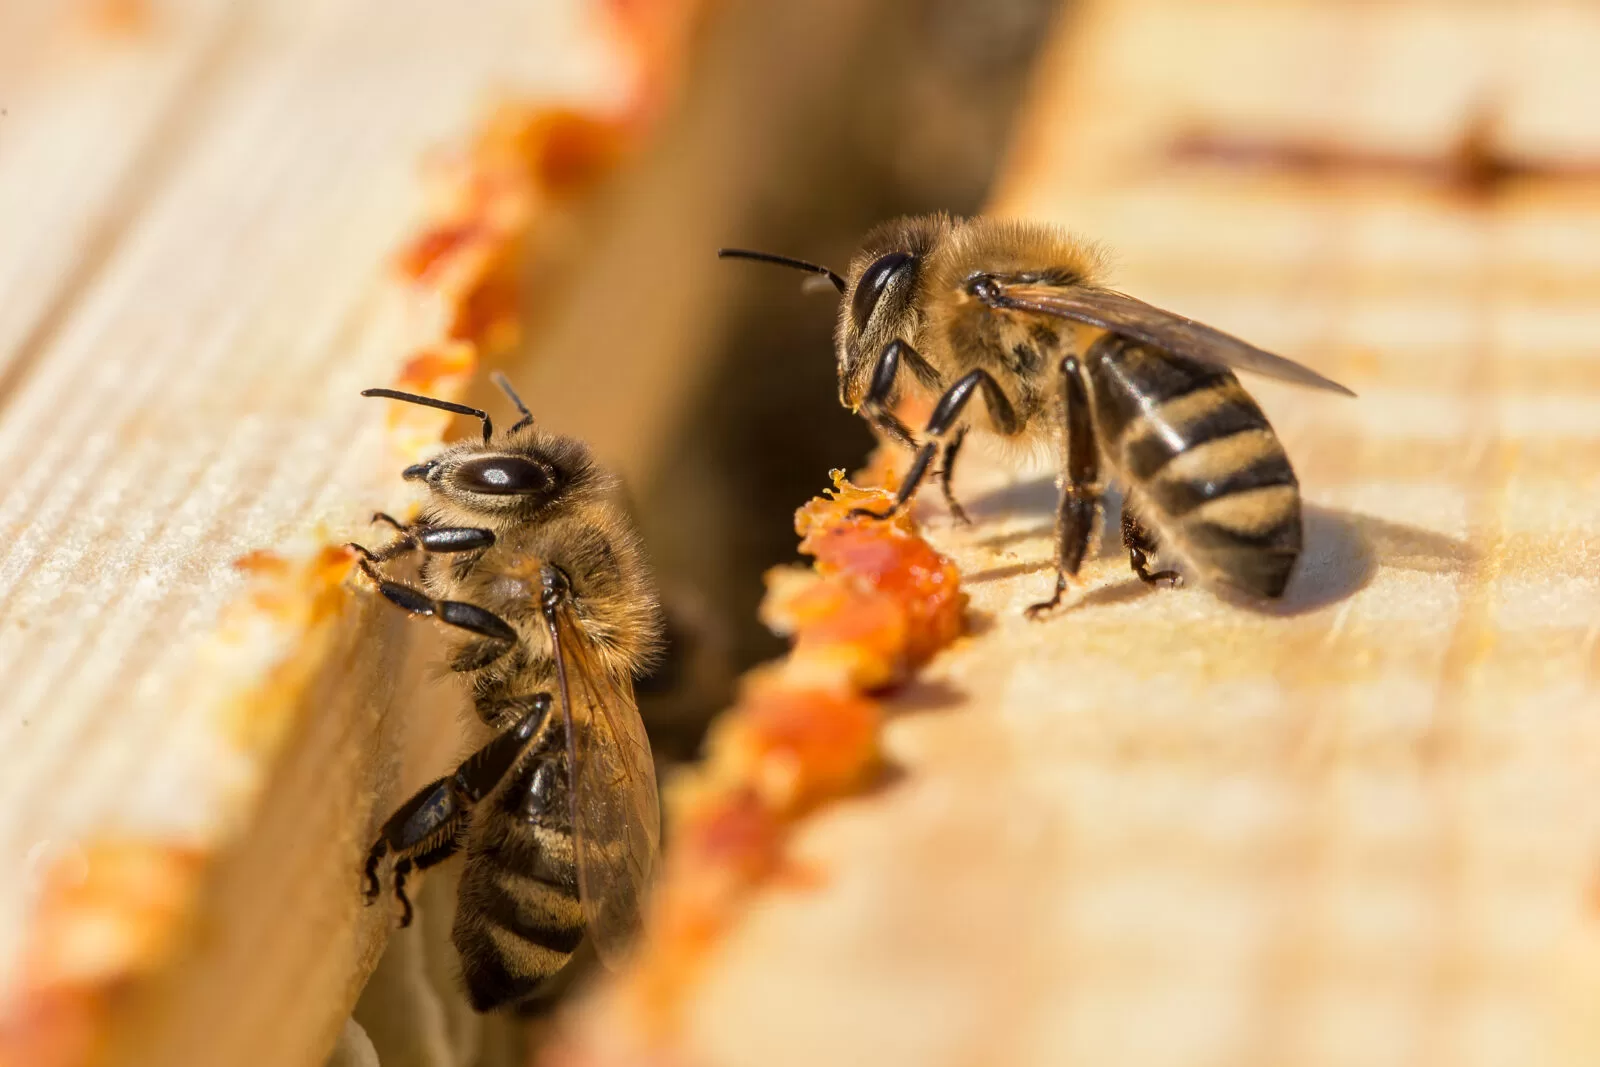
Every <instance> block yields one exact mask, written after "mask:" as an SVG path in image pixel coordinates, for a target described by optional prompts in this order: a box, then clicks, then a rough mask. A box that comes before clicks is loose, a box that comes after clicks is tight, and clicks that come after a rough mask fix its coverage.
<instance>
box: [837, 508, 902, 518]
mask: <svg viewBox="0 0 1600 1067" xmlns="http://www.w3.org/2000/svg"><path fill="white" fill-rule="evenodd" d="M845 518H847V519H892V518H894V509H893V508H890V509H889V510H888V511H873V510H872V509H871V508H851V509H850V510H849V511H848V512H846V513H845Z"/></svg>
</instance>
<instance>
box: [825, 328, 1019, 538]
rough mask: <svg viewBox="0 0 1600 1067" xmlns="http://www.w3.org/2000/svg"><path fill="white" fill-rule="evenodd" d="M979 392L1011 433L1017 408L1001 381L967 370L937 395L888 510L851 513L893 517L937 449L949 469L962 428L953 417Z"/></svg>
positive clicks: (998, 422) (1004, 430)
mask: <svg viewBox="0 0 1600 1067" xmlns="http://www.w3.org/2000/svg"><path fill="white" fill-rule="evenodd" d="M905 347H906V348H907V350H909V349H910V346H909V345H907V346H905ZM918 358H919V359H920V358H921V357H918ZM978 392H982V393H983V400H984V403H986V404H987V405H988V406H989V417H990V419H991V420H992V421H993V422H994V424H995V428H996V429H997V430H999V432H1000V433H1002V434H1012V433H1015V432H1016V431H1017V430H1018V429H1020V426H1021V424H1020V423H1019V422H1018V420H1017V412H1016V409H1015V408H1013V407H1012V406H1011V401H1010V400H1009V399H1007V397H1006V394H1005V391H1004V390H1003V389H1001V388H1000V383H999V382H997V381H995V380H994V378H993V377H992V376H991V375H990V374H989V372H988V371H986V370H983V369H982V368H979V369H978V370H974V371H969V372H968V373H966V374H965V375H963V376H962V377H961V378H959V379H958V380H957V381H956V383H955V384H954V385H952V386H951V387H950V388H948V389H946V390H945V391H944V395H943V396H941V397H939V402H938V403H937V404H935V405H934V408H933V414H932V416H930V417H929V419H928V425H927V428H926V430H925V431H924V432H925V434H926V436H927V437H928V440H927V441H926V442H925V443H924V444H923V445H922V447H921V448H919V449H917V455H916V458H915V459H913V460H912V461H911V469H910V470H909V471H907V472H906V476H905V477H904V478H903V479H901V481H900V491H899V492H898V493H896V494H895V498H894V503H893V504H891V505H889V510H888V511H873V510H872V509H871V508H856V509H854V510H853V511H851V512H850V514H851V515H852V516H858V515H859V516H866V517H868V518H874V519H887V518H892V517H893V516H894V515H895V514H897V513H898V512H899V511H900V510H901V509H902V508H904V507H905V506H906V505H907V504H908V503H910V502H911V498H912V497H913V496H915V495H916V492H917V488H918V487H919V486H921V484H922V479H923V478H925V477H926V476H927V474H928V466H929V464H931V463H932V462H933V457H934V454H935V453H936V452H939V451H940V450H944V452H945V470H946V471H949V470H950V468H951V461H952V460H953V459H954V456H953V455H952V454H951V448H950V445H951V440H952V439H954V440H955V442H956V446H955V447H956V448H957V449H959V448H960V443H959V442H960V437H961V435H962V433H963V432H964V430H965V428H964V427H961V426H957V425H956V420H958V419H959V418H960V417H961V413H962V412H963V411H965V410H966V407H967V402H968V401H970V400H971V399H972V397H973V394H975V393H978ZM946 477H948V475H947V474H941V478H946Z"/></svg>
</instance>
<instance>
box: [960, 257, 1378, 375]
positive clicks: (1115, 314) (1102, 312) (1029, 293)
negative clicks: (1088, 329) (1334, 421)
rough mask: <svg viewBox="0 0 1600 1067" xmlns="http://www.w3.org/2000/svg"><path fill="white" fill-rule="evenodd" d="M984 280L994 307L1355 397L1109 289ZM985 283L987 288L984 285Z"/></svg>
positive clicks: (1286, 362)
mask: <svg viewBox="0 0 1600 1067" xmlns="http://www.w3.org/2000/svg"><path fill="white" fill-rule="evenodd" d="M984 281H985V288H986V289H987V295H985V296H984V297H983V298H984V299H985V302H987V303H989V304H990V305H991V306H994V307H1004V308H1013V309H1015V310H1018V311H1034V312H1038V313H1039V314H1042V315H1054V316H1056V317H1058V318H1063V319H1072V320H1073V321H1075V322H1084V323H1088V324H1089V325H1090V326H1099V327H1100V328H1101V329H1104V330H1109V331H1110V332H1112V333H1115V334H1119V335H1121V336H1123V337H1132V338H1133V339H1135V340H1138V341H1143V342H1145V343H1146V344H1150V345H1155V346H1156V347H1157V348H1161V349H1165V350H1166V351H1168V352H1171V353H1173V354H1174V355H1178V356H1183V357H1185V358H1187V359H1192V360H1196V361H1197V362H1200V363H1210V364H1212V365H1214V366H1218V367H1228V368H1230V369H1233V370H1242V371H1249V372H1250V373H1252V374H1260V375H1264V376H1265V377H1268V378H1276V379H1278V380H1279V381H1284V382H1289V383H1292V384H1294V385H1303V386H1306V387H1308V388H1311V389H1327V390H1329V391H1331V392H1335V393H1343V394H1344V395H1345V396H1355V393H1353V392H1351V391H1350V390H1349V389H1346V388H1345V387H1344V386H1342V385H1340V384H1339V383H1338V382H1335V381H1332V380H1330V379H1328V378H1324V377H1323V376H1322V375H1320V374H1318V373H1317V372H1316V371H1314V370H1312V369H1311V368H1309V367H1303V366H1301V365H1300V364H1298V363H1295V362H1293V361H1292V360H1287V359H1284V358H1283V357H1282V356H1275V355H1273V354H1272V353H1271V352H1265V351H1262V350H1261V349H1259V348H1257V347H1255V346H1254V345H1251V344H1247V343H1245V342H1244V341H1241V340H1239V339H1238V338H1237V337H1234V336H1232V335H1231V334H1226V333H1223V332H1222V331H1221V330H1217V329H1213V328H1212V327H1210V326H1207V325H1205V324H1204V323H1201V322H1195V321H1194V320H1193V319H1186V318H1184V317H1183V316H1182V315H1174V314H1173V313H1172V312H1170V311H1163V310H1161V309H1160V308H1158V307H1154V306H1152V305H1150V304H1146V303H1145V302H1144V301H1143V300H1135V299H1134V298H1133V297H1131V296H1127V295H1124V294H1123V293H1119V292H1116V291H1114V290H1111V289H1099V288H1096V287H1093V286H1086V285H1070V286H1065V285H1041V284H1037V283H1023V284H1014V283H1010V282H1006V281H1004V280H1002V279H1000V278H992V277H991V278H987V279H985V280H984ZM991 282H992V283H993V286H992V287H990V286H989V285H988V283H991Z"/></svg>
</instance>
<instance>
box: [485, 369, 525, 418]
mask: <svg viewBox="0 0 1600 1067" xmlns="http://www.w3.org/2000/svg"><path fill="white" fill-rule="evenodd" d="M489 377H490V378H492V379H493V380H494V384H496V385H498V386H499V387H500V391H501V392H502V393H504V394H506V396H509V397H510V398H511V402H512V403H513V404H515V405H516V406H517V410H518V411H519V412H521V413H522V418H520V419H518V420H517V424H516V425H515V426H513V427H511V429H509V430H507V431H506V432H507V433H516V432H517V431H518V430H520V429H522V428H523V427H525V426H531V425H532V424H533V412H531V411H529V410H528V405H526V404H524V403H523V402H522V398H521V397H520V396H518V395H517V391H516V390H515V389H513V388H511V379H510V378H507V377H506V376H505V375H504V374H501V373H500V372H499V371H495V372H494V373H493V374H491V375H489Z"/></svg>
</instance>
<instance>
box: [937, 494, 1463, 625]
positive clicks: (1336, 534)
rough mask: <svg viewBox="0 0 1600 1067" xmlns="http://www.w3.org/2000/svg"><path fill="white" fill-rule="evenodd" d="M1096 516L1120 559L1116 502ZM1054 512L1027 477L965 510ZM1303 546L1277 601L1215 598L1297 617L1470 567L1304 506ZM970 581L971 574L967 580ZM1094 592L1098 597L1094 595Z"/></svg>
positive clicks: (1381, 522)
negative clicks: (1375, 588)
mask: <svg viewBox="0 0 1600 1067" xmlns="http://www.w3.org/2000/svg"><path fill="white" fill-rule="evenodd" d="M1103 503H1104V507H1103V510H1102V514H1101V528H1100V538H1099V545H1100V547H1099V556H1100V557H1101V558H1112V557H1120V556H1122V555H1123V554H1124V549H1123V548H1122V540H1121V531H1120V526H1119V523H1120V519H1119V516H1120V515H1121V511H1122V496H1121V494H1119V493H1118V492H1116V491H1115V490H1114V489H1112V490H1109V491H1107V493H1106V494H1105V497H1104V501H1103ZM1055 506H1056V485H1055V479H1054V478H1050V477H1043V478H1033V479H1029V480H1026V481H1020V482H1014V483H1011V484H1009V485H1004V486H1001V487H999V488H997V489H994V490H991V491H990V492H988V493H984V494H982V495H980V496H976V497H974V498H973V499H972V501H971V502H970V503H969V504H968V511H969V512H970V514H971V515H972V517H973V520H974V521H975V522H976V523H978V524H980V525H981V524H982V523H983V522H985V521H986V520H992V519H995V518H998V517H1000V516H1005V515H1012V516H1014V515H1018V514H1023V515H1028V514H1032V515H1041V516H1053V515H1054V512H1055ZM1301 514H1302V519H1303V522H1304V548H1303V549H1302V550H1301V554H1300V562H1299V563H1298V565H1297V566H1296V568H1295V573H1294V576H1293V577H1292V578H1291V579H1290V581H1289V587H1288V589H1287V590H1286V591H1285V592H1284V596H1283V598H1282V599H1280V600H1260V599H1256V598H1253V597H1249V596H1247V595H1245V594H1242V593H1235V592H1232V591H1230V590H1226V589H1219V590H1216V591H1215V592H1216V595H1218V596H1219V597H1221V598H1222V599H1224V600H1226V601H1227V602H1228V603H1230V604H1234V605H1236V606H1238V607H1241V608H1244V609H1245V610H1247V611H1255V612H1259V613H1261V614H1264V615H1281V616H1290V615H1300V614H1303V613H1305V612H1308V611H1316V610H1318V609H1320V608H1324V607H1327V606H1328V605H1330V604H1335V603H1338V602H1339V601H1341V600H1344V599H1346V598H1347V597H1350V596H1352V595H1354V594H1355V593H1357V592H1359V591H1360V590H1361V589H1363V588H1365V587H1366V585H1367V584H1368V583H1370V582H1371V581H1372V579H1373V577H1374V575H1376V574H1377V573H1378V571H1379V569H1380V568H1383V567H1393V568H1396V569H1399V570H1406V571H1413V572H1420V573H1426V574H1452V573H1460V572H1462V571H1464V570H1466V569H1468V568H1469V567H1471V566H1472V565H1473V564H1474V563H1475V562H1476V558H1477V556H1476V553H1475V551H1474V550H1473V548H1472V546H1471V545H1469V544H1468V543H1467V542H1466V541H1464V540H1461V539H1459V538H1455V537H1450V536H1447V535H1445V534H1440V533H1435V532H1434V531H1432V530H1425V529H1423V528H1421V527H1417V526H1411V525H1408V524H1406V523H1398V522H1390V521H1388V520H1386V519H1378V518H1374V517H1372V516H1370V515H1362V514H1360V513H1359V512H1354V511H1347V510H1345V509H1342V508H1329V507H1324V506H1322V505H1319V504H1305V505H1304V506H1303V508H1302V512H1301ZM1049 529H1050V527H1048V526H1043V525H1042V524H1041V525H1040V526H1037V527H1029V528H1027V529H1024V530H1021V531H1009V532H1006V533H1001V534H996V535H995V536H994V537H993V538H990V539H988V540H984V541H980V542H979V544H981V545H983V546H984V547H988V548H1002V547H1005V546H1006V545H1009V544H1014V543H1016V542H1018V541H1022V540H1025V539H1028V538H1033V537H1037V536H1039V534H1040V533H1041V532H1042V531H1048V530H1049ZM1049 565H1050V561H1049V560H1040V561H1038V562H1037V565H1036V564H1035V563H1034V562H1033V561H1029V562H1026V563H1018V564H1014V565H1011V566H1008V567H1005V568H997V569H996V570H995V571H994V572H984V573H983V574H982V575H981V577H984V578H995V577H1008V576H1010V574H1012V573H1017V574H1020V573H1026V572H1029V571H1033V570H1036V569H1037V570H1047V569H1048V568H1049ZM974 577H978V576H974ZM1155 592H1158V590H1155V589H1153V588H1152V587H1149V586H1145V585H1143V584H1142V583H1139V582H1131V583H1117V584H1115V585H1111V586H1105V587H1103V588H1101V589H1096V590H1094V591H1092V592H1091V593H1090V594H1089V596H1090V597H1094V598H1095V599H1096V601H1097V602H1109V601H1122V600H1130V599H1136V598H1138V597H1140V596H1142V595H1144V594H1146V593H1155ZM1096 594H1099V595H1098V596H1096Z"/></svg>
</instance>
